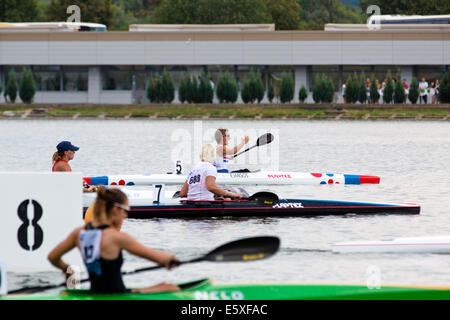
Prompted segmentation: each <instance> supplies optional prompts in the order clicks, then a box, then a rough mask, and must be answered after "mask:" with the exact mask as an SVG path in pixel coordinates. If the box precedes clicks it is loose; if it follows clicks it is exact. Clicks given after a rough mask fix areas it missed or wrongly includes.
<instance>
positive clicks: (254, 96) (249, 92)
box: [241, 71, 264, 103]
mask: <svg viewBox="0 0 450 320" xmlns="http://www.w3.org/2000/svg"><path fill="white" fill-rule="evenodd" d="M241 97H242V100H243V101H244V102H245V103H253V102H255V101H258V103H259V102H261V100H262V99H263V98H264V84H263V82H262V79H261V74H260V73H259V72H257V73H255V72H254V71H251V72H250V74H249V77H248V78H247V79H246V80H245V81H244V84H243V86H242V92H241Z"/></svg>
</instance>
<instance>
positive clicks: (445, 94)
mask: <svg viewBox="0 0 450 320" xmlns="http://www.w3.org/2000/svg"><path fill="white" fill-rule="evenodd" d="M439 101H440V102H442V103H450V72H447V73H445V74H444V76H443V77H442V79H441V81H440V88H439Z"/></svg>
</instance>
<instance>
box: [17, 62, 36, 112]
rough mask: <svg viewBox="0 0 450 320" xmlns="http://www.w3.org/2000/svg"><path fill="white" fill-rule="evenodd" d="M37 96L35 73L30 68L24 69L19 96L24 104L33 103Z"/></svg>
mask: <svg viewBox="0 0 450 320" xmlns="http://www.w3.org/2000/svg"><path fill="white" fill-rule="evenodd" d="M35 94H36V83H35V82H34V78H33V73H32V72H31V70H30V69H29V68H25V67H24V68H23V69H22V76H21V77H20V84H19V96H20V99H21V100H22V101H23V102H24V103H31V102H33V98H34V95H35Z"/></svg>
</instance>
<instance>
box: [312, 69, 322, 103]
mask: <svg viewBox="0 0 450 320" xmlns="http://www.w3.org/2000/svg"><path fill="white" fill-rule="evenodd" d="M322 92H323V79H322V77H321V76H320V75H318V74H317V75H316V76H315V78H314V84H313V87H312V97H313V100H314V102H315V103H320V102H321V101H322V100H323V97H322Z"/></svg>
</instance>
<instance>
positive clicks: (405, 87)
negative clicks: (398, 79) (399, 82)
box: [403, 78, 409, 103]
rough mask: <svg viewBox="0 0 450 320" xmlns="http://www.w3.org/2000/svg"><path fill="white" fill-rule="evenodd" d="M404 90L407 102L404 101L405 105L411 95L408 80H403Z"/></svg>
mask: <svg viewBox="0 0 450 320" xmlns="http://www.w3.org/2000/svg"><path fill="white" fill-rule="evenodd" d="M403 88H404V89H405V101H403V103H406V99H407V98H408V95H409V85H408V84H407V83H406V78H403Z"/></svg>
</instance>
